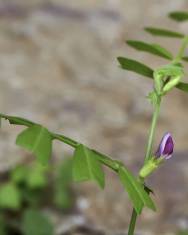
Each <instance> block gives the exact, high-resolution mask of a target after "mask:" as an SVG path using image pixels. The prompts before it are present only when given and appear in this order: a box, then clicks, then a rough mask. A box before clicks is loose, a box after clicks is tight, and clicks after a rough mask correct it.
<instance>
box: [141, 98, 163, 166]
mask: <svg viewBox="0 0 188 235" xmlns="http://www.w3.org/2000/svg"><path fill="white" fill-rule="evenodd" d="M160 104H161V97H160V96H157V102H156V104H155V106H154V107H155V110H154V113H153V117H152V123H151V127H150V131H149V138H148V143H147V148H146V155H145V160H144V162H146V161H148V160H149V158H150V157H151V152H152V146H153V138H154V134H155V129H156V124H157V119H158V116H159V111H160Z"/></svg>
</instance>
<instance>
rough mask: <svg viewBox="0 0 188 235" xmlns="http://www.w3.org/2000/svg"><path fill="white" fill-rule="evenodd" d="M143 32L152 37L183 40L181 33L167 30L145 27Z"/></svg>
mask: <svg viewBox="0 0 188 235" xmlns="http://www.w3.org/2000/svg"><path fill="white" fill-rule="evenodd" d="M144 30H145V31H146V32H148V33H150V34H152V35H154V36H162V37H171V38H183V37H184V36H185V35H184V34H182V33H179V32H174V31H171V30H168V29H161V28H154V27H146V28H144Z"/></svg>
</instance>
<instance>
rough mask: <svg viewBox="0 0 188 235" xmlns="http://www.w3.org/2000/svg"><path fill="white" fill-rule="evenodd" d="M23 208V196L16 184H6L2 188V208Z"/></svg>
mask: <svg viewBox="0 0 188 235" xmlns="http://www.w3.org/2000/svg"><path fill="white" fill-rule="evenodd" d="M20 206H21V194H20V191H19V189H18V188H17V186H16V185H15V184H14V183H11V182H10V183H6V184H3V185H1V186H0V208H6V209H13V210H16V209H19V208H20Z"/></svg>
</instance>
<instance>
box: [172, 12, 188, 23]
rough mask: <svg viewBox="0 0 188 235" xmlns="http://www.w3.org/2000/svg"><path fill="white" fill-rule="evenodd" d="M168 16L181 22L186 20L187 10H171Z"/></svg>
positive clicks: (187, 18)
mask: <svg viewBox="0 0 188 235" xmlns="http://www.w3.org/2000/svg"><path fill="white" fill-rule="evenodd" d="M168 16H169V17H170V18H171V19H173V20H175V21H177V22H183V21H187V20H188V12H187V11H173V12H171V13H170V14H169V15H168Z"/></svg>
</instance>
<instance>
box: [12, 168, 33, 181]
mask: <svg viewBox="0 0 188 235" xmlns="http://www.w3.org/2000/svg"><path fill="white" fill-rule="evenodd" d="M28 172H29V168H28V167H27V166H24V165H23V166H17V167H16V168H15V169H13V170H12V172H11V173H10V174H11V180H12V181H13V182H14V183H16V184H21V183H23V182H25V180H26V178H27V175H28Z"/></svg>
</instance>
